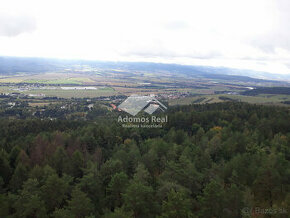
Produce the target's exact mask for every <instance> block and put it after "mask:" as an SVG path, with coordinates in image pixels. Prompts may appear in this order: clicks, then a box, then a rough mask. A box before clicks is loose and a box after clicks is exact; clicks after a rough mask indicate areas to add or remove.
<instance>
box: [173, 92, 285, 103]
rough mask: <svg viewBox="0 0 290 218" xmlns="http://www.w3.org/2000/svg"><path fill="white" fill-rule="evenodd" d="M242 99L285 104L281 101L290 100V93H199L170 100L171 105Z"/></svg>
mask: <svg viewBox="0 0 290 218" xmlns="http://www.w3.org/2000/svg"><path fill="white" fill-rule="evenodd" d="M231 99H232V100H233V101H241V102H247V103H251V104H279V105H285V104H282V103H281V102H283V101H290V96H289V95H257V96H244V95H220V94H219V95H218V94H215V95H198V96H194V97H186V98H180V99H171V100H169V105H189V104H205V103H218V102H224V101H231Z"/></svg>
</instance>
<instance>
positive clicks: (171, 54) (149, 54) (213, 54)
mask: <svg viewBox="0 0 290 218" xmlns="http://www.w3.org/2000/svg"><path fill="white" fill-rule="evenodd" d="M120 54H122V55H126V56H137V57H143V58H155V57H160V58H193V59H213V58H218V57H222V54H221V53H220V52H218V51H209V52H206V53H200V52H195V51H193V52H188V53H180V52H175V51H171V50H167V49H158V50H157V49H153V50H149V49H147V50H146V49H135V50H130V51H126V52H124V51H123V52H120Z"/></svg>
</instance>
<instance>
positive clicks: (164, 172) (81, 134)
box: [0, 102, 290, 218]
mask: <svg viewBox="0 0 290 218" xmlns="http://www.w3.org/2000/svg"><path fill="white" fill-rule="evenodd" d="M166 114H167V115H168V123H167V124H166V125H165V126H164V128H157V129H146V128H123V127H121V126H120V124H119V123H118V122H117V120H116V119H115V118H114V116H112V117H109V118H106V119H105V117H104V116H102V117H100V118H98V119H95V118H94V116H92V118H91V119H90V120H86V121H84V120H83V121H82V120H70V119H57V120H49V119H38V118H37V119H33V118H29V119H8V118H3V119H1V120H0V123H1V125H0V217H3V218H6V217H7V218H9V217H10V218H14V217H15V218H18V217H19V218H22V217H27V218H34V217H37V218H46V217H52V218H73V217H75V218H83V217H87V218H94V217H95V218H99V217H101V218H129V217H134V218H137V217H138V218H151V217H159V218H187V217H202V218H211V217H216V218H239V217H285V218H287V217H289V212H290V184H289V181H290V147H289V146H290V110H289V108H287V107H272V106H260V105H250V104H246V103H238V102H227V103H220V104H205V105H190V106H176V107H171V108H170V109H169V110H168V111H166Z"/></svg>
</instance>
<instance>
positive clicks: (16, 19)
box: [0, 13, 36, 37]
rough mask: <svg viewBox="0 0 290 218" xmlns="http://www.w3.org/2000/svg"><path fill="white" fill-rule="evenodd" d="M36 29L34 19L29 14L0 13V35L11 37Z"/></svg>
mask: <svg viewBox="0 0 290 218" xmlns="http://www.w3.org/2000/svg"><path fill="white" fill-rule="evenodd" d="M34 30H36V21H35V19H34V18H33V17H31V16H29V15H10V14H6V13H0V36H7V37H13V36H18V35H19V34H21V33H31V32H33V31H34Z"/></svg>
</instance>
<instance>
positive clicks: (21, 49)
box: [0, 0, 290, 75]
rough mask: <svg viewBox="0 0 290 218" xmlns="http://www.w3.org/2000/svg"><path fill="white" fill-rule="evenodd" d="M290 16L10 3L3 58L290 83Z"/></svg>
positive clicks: (283, 9)
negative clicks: (244, 75) (189, 69)
mask: <svg viewBox="0 0 290 218" xmlns="http://www.w3.org/2000/svg"><path fill="white" fill-rule="evenodd" d="M289 10H290V3H289V2H287V1H286V0H255V1H250V0H246V1H240V0H239V1H230V0H221V1H211V0H206V1H194V2H192V1H186V0H182V1H132V0H124V1H114V0H109V1H105V2H103V1H91V0H88V1H73V2H72V1H61V2H60V1H54V0H53V1H44V2H43V1H41V2H40V1H36V0H28V1H25V2H23V1H18V0H12V1H6V2H5V3H2V5H1V9H0V47H1V51H0V55H1V56H13V57H43V58H60V59H82V60H96V61H98V60H99V61H129V62H155V63H174V64H183V65H184V64H185V65H199V66H215V67H229V68H236V69H249V70H255V71H262V72H269V73H274V74H287V75H290V28H289V22H288V20H290V15H289V13H288V11H289Z"/></svg>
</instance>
